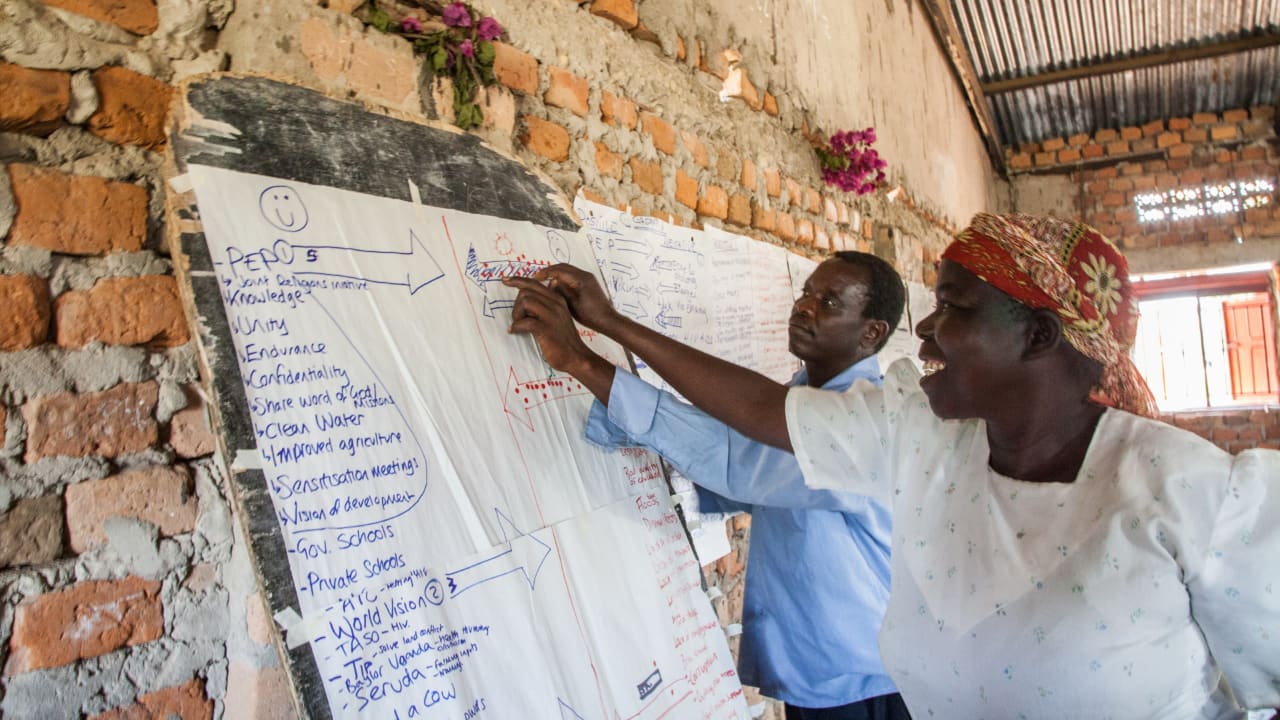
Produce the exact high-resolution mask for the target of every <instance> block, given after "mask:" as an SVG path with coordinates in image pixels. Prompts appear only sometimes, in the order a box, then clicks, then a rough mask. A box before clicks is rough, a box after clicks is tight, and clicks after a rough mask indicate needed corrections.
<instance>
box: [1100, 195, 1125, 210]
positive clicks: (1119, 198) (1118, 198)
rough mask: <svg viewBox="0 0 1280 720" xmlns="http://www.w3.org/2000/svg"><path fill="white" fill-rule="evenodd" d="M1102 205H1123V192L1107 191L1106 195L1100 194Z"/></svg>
mask: <svg viewBox="0 0 1280 720" xmlns="http://www.w3.org/2000/svg"><path fill="white" fill-rule="evenodd" d="M1102 206H1103V207H1123V206H1124V193H1120V192H1109V193H1107V194H1106V195H1103V196H1102Z"/></svg>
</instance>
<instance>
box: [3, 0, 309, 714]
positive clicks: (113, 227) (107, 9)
mask: <svg viewBox="0 0 1280 720" xmlns="http://www.w3.org/2000/svg"><path fill="white" fill-rule="evenodd" d="M178 7H179V6H178V5H173V6H172V7H171V8H170V9H169V10H167V11H166V13H167V14H168V16H167V17H162V15H161V13H160V12H159V10H158V8H157V4H156V2H154V0H113V1H112V2H99V1H98V0H49V2H47V3H43V4H42V3H38V2H28V1H27V0H17V2H14V3H7V4H6V8H5V13H6V16H7V17H6V23H7V25H5V26H4V27H0V33H5V34H6V36H5V37H2V38H0V46H3V47H5V48H6V50H5V51H4V52H3V53H0V57H2V58H4V59H0V97H2V98H3V99H4V100H3V102H0V241H2V242H0V438H2V439H0V586H2V587H3V589H4V592H3V597H4V600H3V601H0V662H2V663H3V671H2V674H0V685H2V686H3V698H2V699H0V714H3V715H7V716H13V717H35V716H42V717H80V716H91V717H97V718H116V717H121V718H123V717H170V716H177V717H182V718H209V717H213V716H215V714H216V715H219V716H221V715H223V714H224V711H225V709H226V705H225V697H226V696H227V694H228V693H233V692H234V693H238V694H239V695H240V696H241V697H244V698H253V697H256V696H257V694H259V693H257V691H258V689H259V688H266V689H268V690H269V691H270V692H269V694H268V695H267V696H265V697H263V698H262V701H261V702H262V705H263V707H271V706H278V707H280V708H283V709H284V712H285V713H286V714H287V713H288V708H290V707H291V705H292V703H291V700H290V692H289V690H288V687H287V685H286V684H284V683H281V682H280V678H281V677H282V675H281V672H280V663H279V658H278V655H277V653H276V650H275V647H274V645H273V642H274V640H273V638H271V637H270V633H258V636H257V637H256V638H254V637H252V635H251V633H250V631H249V627H248V625H247V621H246V620H245V619H244V618H245V617H246V613H245V612H244V608H245V607H246V606H248V605H252V604H253V603H254V602H257V603H258V604H259V605H260V604H261V603H260V601H259V600H257V595H256V590H255V588H254V587H253V581H252V579H251V578H252V569H251V567H250V566H249V564H248V561H247V556H246V554H245V552H244V550H243V546H242V544H241V543H240V541H239V540H238V538H237V531H236V530H234V528H233V523H231V522H230V518H231V509H230V505H229V504H228V502H227V499H226V492H225V489H224V487H223V481H222V477H223V471H222V470H221V468H220V465H219V464H218V463H217V462H216V461H215V459H214V458H213V455H212V454H213V452H214V449H215V436H214V434H213V433H212V431H211V429H210V427H209V422H208V414H207V412H206V411H205V409H204V405H203V402H202V400H201V398H202V397H203V395H204V391H203V390H202V388H201V386H200V379H199V377H198V375H197V373H196V370H195V367H196V363H195V355H194V354H195V348H194V346H193V344H192V342H191V333H190V330H189V322H188V319H187V317H186V315H185V313H184V309H183V304H182V302H181V300H180V299H179V288H178V284H177V280H176V278H175V277H174V275H173V273H172V269H171V264H170V260H169V257H168V251H167V249H166V245H165V243H164V242H163V237H164V234H163V227H164V223H165V221H166V218H165V217H164V215H163V210H162V209H163V206H164V192H163V187H162V181H161V166H162V162H163V155H162V153H163V151H164V149H165V134H164V123H165V119H166V113H167V112H168V103H169V98H170V95H171V93H172V90H171V85H170V81H171V80H172V79H173V77H174V73H175V66H181V65H183V64H184V63H185V64H187V66H189V67H190V69H199V68H198V67H197V65H198V64H197V63H193V60H192V58H193V57H194V55H195V53H194V52H193V51H192V48H194V47H195V45H184V43H185V42H187V41H189V40H190V37H183V36H181V32H182V28H183V27H185V23H187V22H189V21H191V20H193V19H196V20H199V21H198V22H196V23H195V25H194V26H191V28H190V29H189V30H187V31H186V32H188V35H189V36H190V35H191V33H194V36H196V37H198V36H199V34H200V33H201V32H202V30H200V29H199V28H201V27H203V25H204V24H205V22H206V21H207V22H210V23H214V24H215V25H216V24H217V23H218V22H220V21H218V20H216V19H214V18H211V17H210V15H209V13H208V11H207V8H205V7H204V6H203V5H197V4H193V5H191V6H190V7H186V8H183V9H182V12H181V13H179V12H178V11H177V10H175V8H178ZM15 38H19V39H21V40H22V41H21V42H18V43H17V44H16V45H15V42H14V40H15ZM26 41H29V42H26ZM19 46H20V47H19ZM237 547H239V548H240V549H237ZM259 615H261V613H259ZM229 662H230V663H231V667H230V668H229V667H228V663H229ZM242 707H249V706H242Z"/></svg>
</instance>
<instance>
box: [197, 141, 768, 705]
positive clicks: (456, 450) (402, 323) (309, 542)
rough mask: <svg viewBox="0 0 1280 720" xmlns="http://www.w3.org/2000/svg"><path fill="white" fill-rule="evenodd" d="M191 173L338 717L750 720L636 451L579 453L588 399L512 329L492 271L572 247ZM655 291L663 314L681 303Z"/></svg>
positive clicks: (433, 211) (344, 195)
mask: <svg viewBox="0 0 1280 720" xmlns="http://www.w3.org/2000/svg"><path fill="white" fill-rule="evenodd" d="M188 171H189V174H190V176H191V177H192V182H193V185H194V187H195V189H196V194H197V197H198V198H199V203H200V215H201V218H202V221H203V223H204V229H205V236H206V238H207V240H208V242H209V246H210V255H211V257H212V258H213V261H214V268H215V271H216V273H217V275H218V278H219V284H220V286H221V290H222V299H223V305H224V307H225V309H226V312H227V326H228V327H229V328H230V332H231V340H232V342H233V344H234V346H235V351H236V357H237V359H238V361H239V365H240V371H241V372H240V376H241V378H242V380H243V383H244V389H245V398H246V402H247V404H248V414H249V419H250V420H251V422H252V425H253V431H254V440H256V444H257V447H256V449H257V451H258V454H259V456H260V457H261V458H262V473H263V475H264V476H265V478H266V483H267V484H266V489H267V491H268V494H269V496H270V498H271V501H272V504H273V508H274V511H275V519H276V521H277V523H278V525H279V529H280V536H281V538H282V540H283V542H284V545H285V552H286V553H287V557H288V559H289V571H290V574H291V576H292V580H293V590H294V591H295V592H294V593H293V594H294V595H296V602H297V612H298V615H300V616H301V618H302V620H301V621H299V622H298V623H297V624H296V626H294V627H292V629H291V630H290V631H289V633H288V635H289V638H290V642H293V641H295V640H296V639H298V638H302V639H303V641H305V642H308V643H309V644H310V647H311V652H312V655H313V656H314V658H315V666H316V668H317V669H318V671H319V673H320V678H321V680H322V682H323V688H324V692H325V693H326V697H327V699H328V702H329V706H330V708H331V710H332V712H333V715H334V716H335V717H339V718H355V717H361V718H363V717H368V718H393V719H394V718H401V719H407V718H410V717H423V718H429V719H430V720H445V719H448V720H453V719H455V718H469V719H471V720H486V719H487V718H500V717H530V718H533V719H535V720H606V719H607V718H615V719H616V718H636V719H637V720H657V718H658V717H660V716H661V715H662V714H663V713H669V711H670V709H671V708H673V707H676V706H677V705H678V704H683V705H684V706H687V707H689V708H691V712H693V713H694V714H696V715H697V716H698V717H706V718H713V719H715V720H719V719H720V718H726V719H727V718H745V717H746V714H747V713H746V708H745V705H744V704H743V702H742V700H741V697H740V691H741V688H740V686H739V685H738V684H737V679H736V675H734V674H733V671H732V664H731V661H730V656H729V653H728V649H727V645H726V644H725V642H724V639H723V636H722V635H721V634H720V633H719V632H718V625H716V623H715V617H714V614H713V613H712V612H711V609H710V606H709V604H708V603H707V602H706V599H705V596H703V595H702V594H701V588H700V584H699V578H698V574H697V567H698V565H697V561H696V558H694V557H693V554H692V550H691V549H690V548H689V546H688V543H687V541H686V540H685V536H684V530H683V527H682V525H681V524H680V521H679V518H678V516H677V515H676V514H675V512H674V511H673V510H672V508H670V507H669V506H668V505H666V504H664V503H662V502H660V500H658V499H657V498H659V497H660V496H661V495H662V494H663V493H664V492H665V489H664V487H663V478H662V473H661V471H660V468H659V466H658V464H657V460H656V458H654V457H652V456H649V455H648V454H645V453H628V454H622V453H615V454H605V453H602V452H600V451H599V450H597V449H594V448H592V447H591V446H590V445H588V444H587V442H586V441H585V440H584V439H583V438H582V437H581V435H580V433H579V432H577V431H576V429H577V428H578V427H580V422H581V419H580V415H581V413H584V412H585V410H586V407H587V405H588V396H589V392H588V391H587V390H586V388H584V387H582V386H581V385H580V384H578V383H577V381H576V380H572V379H571V378H568V377H565V376H561V375H558V374H556V373H554V372H552V371H549V370H548V369H547V366H546V364H545V362H543V361H542V359H541V357H540V356H539V355H538V353H537V350H536V345H534V344H533V343H532V341H530V340H529V339H528V338H514V337H512V336H510V335H509V334H508V333H507V327H506V322H505V321H507V320H509V314H508V313H505V312H503V311H504V310H505V309H507V308H509V307H510V304H511V302H512V299H513V298H514V296H515V292H514V291H513V290H511V289H510V288H507V287H505V286H504V285H502V283H501V280H502V279H504V278H507V277H528V276H530V275H533V274H534V273H536V272H537V271H538V270H540V269H542V268H544V267H546V266H547V265H549V264H550V263H553V262H588V263H589V262H591V261H592V258H591V257H590V251H589V248H588V247H587V245H586V243H585V242H584V239H583V238H582V237H580V236H579V235H576V234H573V233H570V232H564V231H557V230H549V229H546V228H535V227H534V226H532V225H528V224H527V223H517V222H513V221H507V220H499V219H496V218H480V217H477V216H469V215H466V214H465V213H457V212H453V211H446V210H441V209H438V208H430V207H427V206H422V205H413V204H410V203H405V202H401V201H393V200H388V199H385V198H376V197H369V196H362V195H358V194H356V193H351V192H346V191H339V190H335V189H332V188H321V187H316V186H310V185H305V184H302V183H298V182H293V181H280V180H277V179H273V178H264V177H260V176H251V175H246V174H242V173H235V172H232V171H226V170H216V169H213V168H204V167H200V166H190V167H189V168H188ZM321 208H323V213H321V212H320V209H321ZM254 210H256V212H254ZM451 226H452V227H453V228H454V231H456V233H457V234H458V235H459V236H461V237H464V238H467V241H464V242H455V240H454V235H451V234H450V233H451V229H450V228H451ZM646 232H647V234H645V235H644V237H645V238H646V240H645V243H646V245H649V246H652V245H653V243H652V242H651V241H650V239H649V238H651V237H652V238H656V237H658V235H659V233H657V230H656V229H650V230H648V231H646ZM637 247H638V246H637ZM671 252H672V253H673V254H676V253H679V254H680V255H682V256H685V257H687V258H690V259H688V260H687V261H686V264H688V263H696V262H698V260H697V259H696V258H693V256H692V255H690V254H689V253H688V252H686V251H685V250H679V249H676V250H672V251H671ZM649 254H650V255H657V254H659V253H657V252H656V251H652V250H651V251H650V253H649ZM630 256H631V259H634V262H635V263H636V264H635V266H634V270H632V271H627V272H629V273H630V274H631V275H632V277H631V278H630V279H629V282H633V283H637V284H644V283H643V281H644V280H645V278H646V274H647V273H649V272H651V271H650V266H649V263H650V260H649V258H648V257H645V258H641V256H640V254H638V253H635V252H632V253H630ZM631 259H628V261H632V260H631ZM620 262H621V261H620ZM685 275H687V273H682V272H681V270H680V269H679V268H672V269H671V270H670V271H669V272H668V277H667V280H666V282H670V283H686V284H687V280H686V279H685V277H684V276H685ZM655 292H656V287H650V286H649V285H648V284H644V287H643V288H640V289H638V290H637V293H636V296H635V297H636V298H637V299H636V302H644V303H649V304H650V305H651V306H652V307H653V309H654V310H657V309H659V306H658V305H657V301H656V300H655V299H654V293H655ZM646 293H647V294H646ZM669 304H670V305H671V306H670V307H664V308H663V309H664V310H665V311H666V315H664V316H663V321H664V322H668V321H672V322H674V321H676V316H677V314H679V315H680V319H679V320H678V321H679V322H684V323H688V322H689V318H690V317H696V315H691V314H690V313H688V312H685V310H684V305H682V304H680V303H678V302H677V303H669ZM677 311H679V312H678V313H677ZM584 340H585V341H587V342H589V343H597V342H598V343H600V347H601V349H602V351H604V350H605V349H606V347H605V345H604V340H603V339H602V338H584ZM608 351H609V352H614V353H617V355H616V356H620V352H618V351H617V350H616V348H615V349H612V350H608ZM534 430H536V432H526V431H534ZM637 498H642V499H643V510H640V509H637V508H640V507H641V504H640V502H639V501H638V500H637ZM700 667H705V668H707V670H706V671H705V672H704V674H702V675H701V676H700V677H701V680H700V681H699V683H696V684H695V683H691V682H690V681H689V680H688V678H690V677H692V674H693V671H694V670H695V669H696V668H700ZM725 673H728V674H725ZM675 689H680V693H679V694H678V695H672V694H671V693H672V691H673V690H675ZM694 690H697V691H699V692H701V693H702V695H701V696H696V693H694V692H693V691H694ZM735 692H737V693H738V694H735ZM695 708H696V709H695ZM680 712H683V708H682V709H681V711H680ZM668 717H672V715H670V714H668Z"/></svg>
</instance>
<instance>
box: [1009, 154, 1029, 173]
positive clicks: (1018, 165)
mask: <svg viewBox="0 0 1280 720" xmlns="http://www.w3.org/2000/svg"><path fill="white" fill-rule="evenodd" d="M1009 167H1011V168H1013V169H1015V170H1026V169H1027V168H1029V167H1031V156H1030V155H1028V154H1027V153H1016V154H1014V155H1012V156H1010V157H1009Z"/></svg>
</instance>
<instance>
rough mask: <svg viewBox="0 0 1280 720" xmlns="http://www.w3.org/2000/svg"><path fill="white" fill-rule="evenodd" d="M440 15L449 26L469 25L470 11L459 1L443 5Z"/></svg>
mask: <svg viewBox="0 0 1280 720" xmlns="http://www.w3.org/2000/svg"><path fill="white" fill-rule="evenodd" d="M440 17H441V19H442V20H444V24H445V25H448V26H449V27H471V12H470V11H469V10H467V6H466V5H463V4H462V3H460V2H455V3H450V4H449V5H445V6H444V12H442V13H441V14H440Z"/></svg>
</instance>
